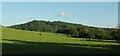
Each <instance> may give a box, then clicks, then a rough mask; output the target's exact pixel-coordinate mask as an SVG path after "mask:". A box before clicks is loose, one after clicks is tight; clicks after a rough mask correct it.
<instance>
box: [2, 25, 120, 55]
mask: <svg viewBox="0 0 120 56" xmlns="http://www.w3.org/2000/svg"><path fill="white" fill-rule="evenodd" d="M39 33H40V32H34V31H23V30H16V29H10V28H5V27H3V28H2V40H3V41H2V44H3V54H118V53H119V48H120V44H118V43H116V41H115V40H104V41H102V42H99V41H97V40H96V39H94V40H93V41H86V40H83V38H71V37H67V36H66V35H65V34H58V33H47V32H41V34H42V35H39Z"/></svg>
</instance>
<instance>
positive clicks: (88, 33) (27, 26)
mask: <svg viewBox="0 0 120 56" xmlns="http://www.w3.org/2000/svg"><path fill="white" fill-rule="evenodd" d="M8 27H9V28H14V29H20V30H28V31H39V32H54V33H64V34H70V35H71V36H72V37H77V38H81V37H82V38H97V39H115V40H117V39H118V34H117V33H118V31H117V29H113V28H98V27H91V26H85V25H82V24H74V23H67V22H61V21H53V22H50V21H41V20H33V21H31V22H28V23H24V24H19V25H13V26H8Z"/></svg>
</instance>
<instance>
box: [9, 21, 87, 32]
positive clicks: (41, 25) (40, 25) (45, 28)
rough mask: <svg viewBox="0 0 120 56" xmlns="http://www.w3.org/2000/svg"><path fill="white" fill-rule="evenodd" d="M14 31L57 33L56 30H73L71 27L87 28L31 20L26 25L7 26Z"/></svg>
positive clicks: (58, 22)
mask: <svg viewBox="0 0 120 56" xmlns="http://www.w3.org/2000/svg"><path fill="white" fill-rule="evenodd" d="M9 27H10V28H14V29H21V30H28V31H40V32H57V30H58V29H64V28H73V27H87V26H84V25H81V24H73V23H67V22H61V21H53V22H50V21H41V20H40V21H39V20H33V21H31V22H28V23H24V24H20V25H13V26H9Z"/></svg>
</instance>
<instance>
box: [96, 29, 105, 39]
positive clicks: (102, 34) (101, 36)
mask: <svg viewBox="0 0 120 56" xmlns="http://www.w3.org/2000/svg"><path fill="white" fill-rule="evenodd" d="M95 38H97V39H99V41H100V40H102V39H105V38H107V32H106V31H105V30H103V29H100V28H98V29H96V31H95Z"/></svg>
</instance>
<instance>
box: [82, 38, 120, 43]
mask: <svg viewBox="0 0 120 56" xmlns="http://www.w3.org/2000/svg"><path fill="white" fill-rule="evenodd" d="M81 41H89V40H88V39H87V40H86V39H84V40H81ZM90 41H93V42H110V43H120V42H117V41H103V40H101V41H99V40H92V39H91V40H90Z"/></svg>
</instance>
